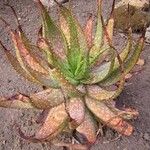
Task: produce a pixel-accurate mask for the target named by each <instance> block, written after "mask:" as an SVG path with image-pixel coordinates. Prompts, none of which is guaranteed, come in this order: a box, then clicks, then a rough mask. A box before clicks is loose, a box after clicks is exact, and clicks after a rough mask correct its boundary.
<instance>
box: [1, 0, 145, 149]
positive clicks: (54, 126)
mask: <svg viewBox="0 0 150 150" xmlns="http://www.w3.org/2000/svg"><path fill="white" fill-rule="evenodd" d="M56 3H57V1H56ZM57 4H58V6H59V12H60V15H59V17H60V19H59V25H57V24H56V23H55V22H54V21H53V19H52V18H51V16H50V15H49V13H48V12H47V10H46V8H45V7H44V6H43V5H42V3H41V2H40V0H38V2H37V5H38V7H39V10H40V12H41V18H42V27H41V29H40V30H39V35H38V40H37V45H33V44H32V43H31V42H30V41H29V40H28V38H27V37H26V35H25V34H24V32H23V30H22V28H21V25H20V24H19V21H18V19H17V23H18V29H17V30H16V31H14V30H12V29H11V27H10V25H9V24H8V23H7V22H6V21H5V20H4V19H3V18H2V17H1V21H3V22H4V23H5V24H6V26H7V28H8V29H9V31H10V34H11V39H12V41H13V43H14V47H15V50H16V57H15V56H14V55H13V54H12V53H11V51H10V50H8V49H7V48H6V47H5V46H4V45H3V44H2V42H0V43H1V46H2V48H3V49H4V52H5V54H6V57H7V58H8V60H9V61H10V63H11V64H12V66H13V67H14V69H15V70H16V71H17V72H18V73H19V74H20V75H22V76H23V77H25V78H26V79H28V80H29V81H32V82H34V83H37V84H40V85H43V86H45V87H46V89H45V90H43V91H41V92H38V93H31V94H30V95H28V96H26V95H23V94H19V95H15V96H13V97H11V98H4V97H1V99H0V106H1V107H6V108H22V109H34V108H35V109H40V110H44V111H45V112H47V113H44V114H45V115H44V116H43V118H45V119H44V121H43V122H42V125H41V128H40V129H39V130H38V131H37V132H36V133H35V134H34V135H33V136H31V137H26V136H25V135H24V134H23V133H22V132H21V130H20V133H21V135H22V136H23V137H24V138H26V139H28V140H31V141H33V142H38V141H39V142H51V143H53V144H55V145H58V146H69V147H71V148H76V149H87V148H89V147H90V146H91V145H92V144H93V143H95V141H96V139H97V135H98V134H99V131H100V129H101V130H102V128H103V126H108V127H110V128H112V129H113V130H115V131H116V132H118V133H120V134H123V135H127V136H129V135H131V134H132V132H133V127H132V125H130V124H129V123H128V122H127V120H128V119H132V118H134V117H136V116H137V115H138V112H137V111H136V110H134V109H130V108H126V109H122V110H119V109H118V108H116V107H115V106H114V105H113V103H112V101H113V100H114V99H116V98H117V97H118V96H119V95H120V93H121V92H122V90H123V88H124V85H125V76H126V75H127V74H128V73H129V72H130V71H131V70H132V68H133V67H134V66H135V64H136V62H137V61H138V59H139V56H140V53H141V51H142V49H143V45H144V40H145V38H144V36H145V34H144V33H143V35H142V36H141V37H140V39H139V40H138V41H137V43H136V44H135V45H134V43H133V39H132V31H131V28H129V32H128V39H127V42H126V44H125V46H124V47H123V48H122V51H121V52H120V53H119V52H118V51H117V50H116V48H115V47H114V46H113V44H112V43H113V42H112V38H113V26H114V18H113V12H114V4H115V2H114V3H113V7H112V12H111V15H110V17H109V19H108V20H107V22H106V23H105V22H104V20H103V17H102V13H101V8H102V6H101V5H102V1H101V0H97V6H98V9H97V20H96V30H95V33H94V35H93V28H94V26H93V17H92V16H90V17H89V19H88V20H87V23H86V26H85V27H84V28H82V27H81V25H80V23H79V22H78V21H77V19H76V18H75V16H74V15H73V14H72V11H71V10H70V8H66V7H64V6H62V5H61V4H59V3H57ZM11 8H12V7H11ZM12 10H13V12H14V14H15V16H16V13H15V11H14V9H13V8H12ZM114 85H115V89H111V88H109V89H108V87H112V86H114ZM62 133H69V134H70V135H71V136H73V137H75V138H76V140H78V142H77V143H74V144H71V143H70V144H69V143H62V142H60V141H58V140H57V137H58V135H60V134H62ZM79 143H80V144H81V145H80V144H79Z"/></svg>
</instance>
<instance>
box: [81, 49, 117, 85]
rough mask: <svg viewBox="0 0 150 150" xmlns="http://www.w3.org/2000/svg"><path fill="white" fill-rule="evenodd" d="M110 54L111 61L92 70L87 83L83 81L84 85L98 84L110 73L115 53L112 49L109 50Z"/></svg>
mask: <svg viewBox="0 0 150 150" xmlns="http://www.w3.org/2000/svg"><path fill="white" fill-rule="evenodd" d="M110 53H111V56H112V57H111V60H110V61H109V62H108V63H104V64H103V65H100V66H98V67H96V68H93V69H92V71H91V72H90V78H89V80H87V81H85V82H84V81H83V83H86V84H94V83H98V82H100V81H101V80H103V79H105V78H106V77H107V76H108V75H109V74H110V72H111V71H112V69H113V67H114V63H115V51H114V50H113V49H111V50H110Z"/></svg>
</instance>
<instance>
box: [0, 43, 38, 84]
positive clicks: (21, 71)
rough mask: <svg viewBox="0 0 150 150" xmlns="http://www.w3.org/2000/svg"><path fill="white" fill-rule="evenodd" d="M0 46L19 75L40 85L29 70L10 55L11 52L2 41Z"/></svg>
mask: <svg viewBox="0 0 150 150" xmlns="http://www.w3.org/2000/svg"><path fill="white" fill-rule="evenodd" d="M0 45H1V46H2V47H3V49H4V52H5V54H6V57H7V59H8V60H9V62H10V64H11V65H12V67H13V68H14V69H15V70H16V72H17V73H19V74H20V75H21V76H23V77H24V78H25V79H27V80H29V81H31V82H35V83H39V82H38V81H37V80H36V79H35V78H34V77H33V76H32V75H31V74H30V73H29V72H28V71H27V70H25V69H24V68H22V67H21V66H20V64H19V61H18V60H17V59H16V58H15V57H14V56H13V55H12V54H11V53H10V51H9V50H8V49H7V48H6V47H5V46H4V45H3V44H2V42H1V41H0ZM39 84H40V83H39Z"/></svg>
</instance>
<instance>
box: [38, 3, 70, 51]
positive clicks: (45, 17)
mask: <svg viewBox="0 0 150 150" xmlns="http://www.w3.org/2000/svg"><path fill="white" fill-rule="evenodd" d="M38 6H39V9H40V12H41V16H42V36H43V38H45V39H47V40H48V41H49V42H50V43H51V44H52V48H53V49H55V51H56V52H58V53H62V54H64V52H67V49H68V44H67V41H66V38H65V36H64V34H63V32H62V31H61V30H60V29H59V28H58V27H57V25H56V24H55V23H54V21H53V20H52V18H51V17H50V15H49V14H48V11H47V10H46V8H45V7H44V6H43V5H42V3H41V2H40V1H38Z"/></svg>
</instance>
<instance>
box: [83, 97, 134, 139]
mask: <svg viewBox="0 0 150 150" xmlns="http://www.w3.org/2000/svg"><path fill="white" fill-rule="evenodd" d="M86 105H87V106H88V108H89V109H90V110H91V111H92V112H93V113H94V115H95V116H96V117H98V118H99V119H100V120H101V121H102V122H103V123H104V124H105V125H107V126H109V127H110V128H112V129H114V130H116V131H117V132H120V133H121V134H124V135H128V136H129V135H131V134H132V132H133V127H132V126H131V125H130V124H128V123H127V122H126V121H124V120H123V119H122V118H121V117H119V116H117V115H115V113H114V112H113V111H111V109H110V108H109V107H107V106H106V105H105V104H104V103H103V102H100V101H95V100H94V99H91V98H88V97H87V98H86Z"/></svg>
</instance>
